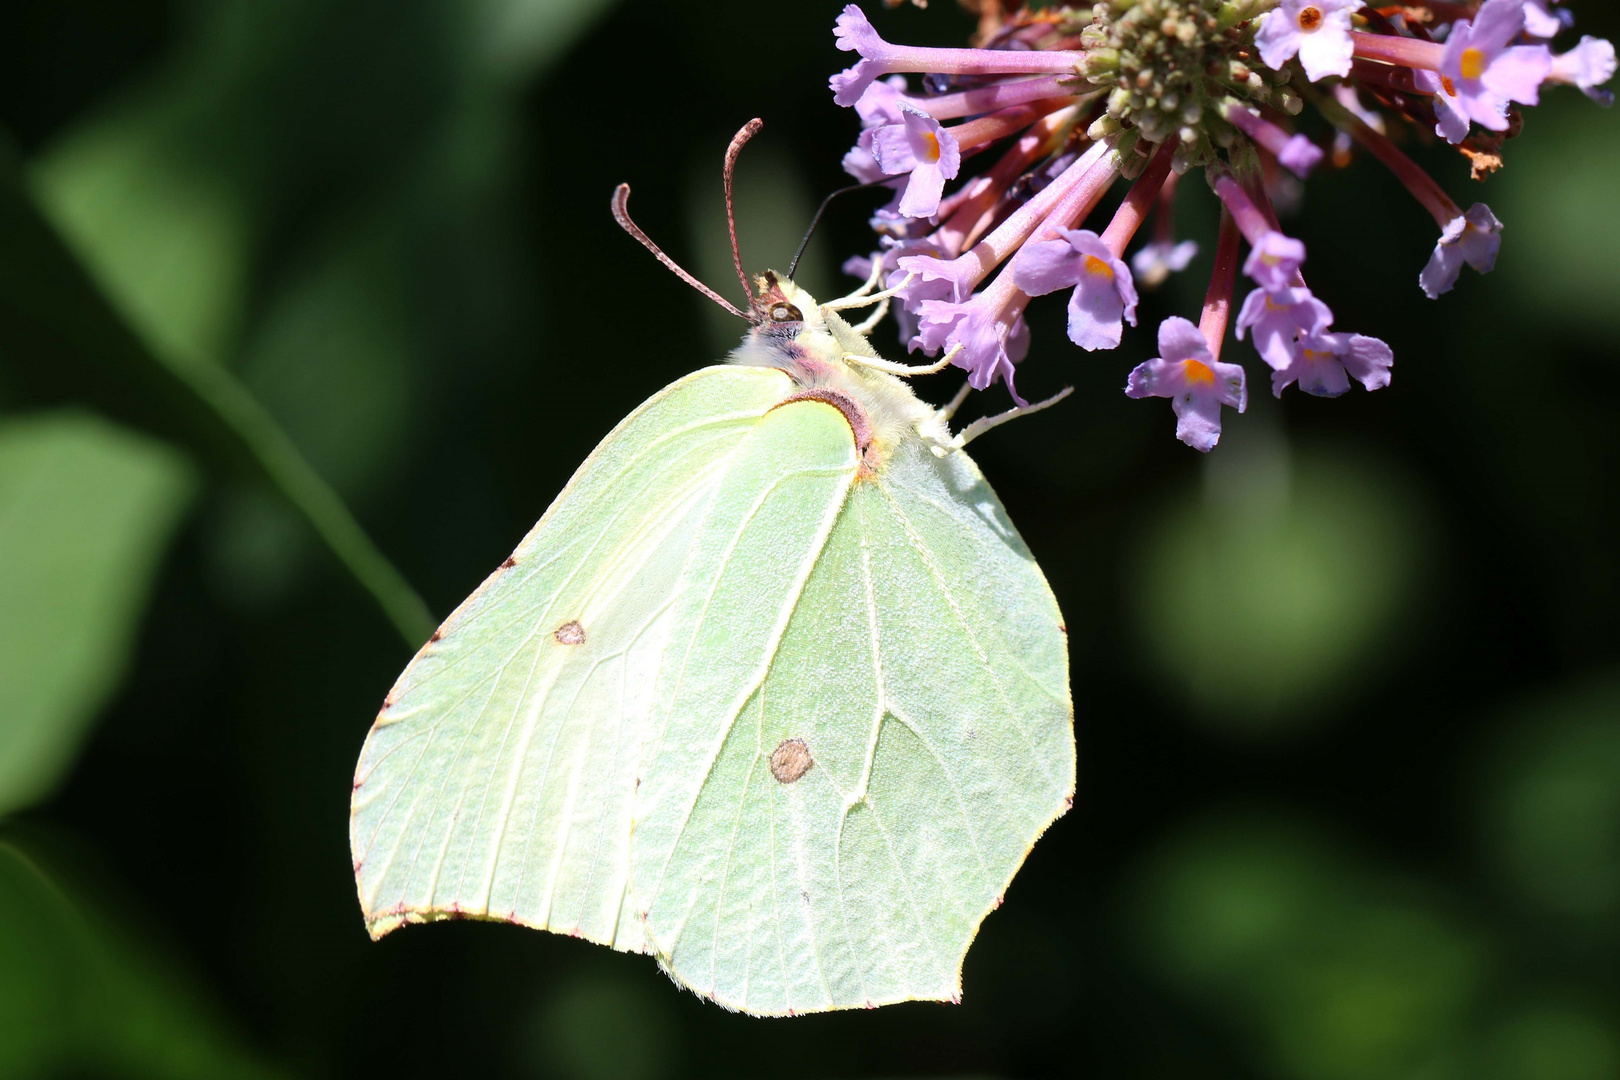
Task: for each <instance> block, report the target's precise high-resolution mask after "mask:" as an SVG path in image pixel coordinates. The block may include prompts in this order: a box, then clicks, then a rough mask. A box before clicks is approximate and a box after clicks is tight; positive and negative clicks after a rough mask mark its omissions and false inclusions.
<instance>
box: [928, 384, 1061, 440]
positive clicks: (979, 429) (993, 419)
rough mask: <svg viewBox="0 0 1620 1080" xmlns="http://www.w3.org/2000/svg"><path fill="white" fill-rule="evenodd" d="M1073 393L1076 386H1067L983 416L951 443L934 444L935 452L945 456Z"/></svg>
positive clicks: (958, 433) (1049, 406) (960, 432)
mask: <svg viewBox="0 0 1620 1080" xmlns="http://www.w3.org/2000/svg"><path fill="white" fill-rule="evenodd" d="M1072 393H1074V387H1072V386H1065V387H1064V388H1063V389H1062V390H1059V391H1058V392H1057V393H1055V394H1053V395H1052V396H1051V397H1049V398H1047V399H1046V400H1045V401H1037V402H1036V403H1035V404H1033V405H1019V406H1017V407H1016V408H1011V409H1008V410H1007V411H1006V412H1004V413H997V414H996V415H994V416H981V417H979V419H977V420H975V421H973V423H971V424H969V425H968V426H967V427H965V428H963V429H962V430H961V431H959V432H957V434H956V438H954V439H952V440H951V441H950V442H949V443H945V444H943V445H941V444H938V443H936V444H934V445H933V447H932V449H933V451H934V454H935V456H937V457H944V456H945V455H946V454H948V453H950V452H951V451H952V450H960V449H962V447H964V446H966V445H967V444H968V443H970V442H972V441H973V440H974V439H977V438H978V437H979V436H980V435H983V434H984V433H985V432H987V431H989V430H990V429H991V428H998V427H1000V426H1001V425H1002V424H1005V423H1007V422H1008V421H1009V420H1016V419H1018V418H1019V417H1020V416H1028V415H1029V414H1030V413H1038V412H1040V411H1041V410H1042V409H1050V408H1051V407H1052V406H1053V405H1056V404H1057V403H1058V402H1060V401H1062V400H1063V399H1064V398H1066V397H1068V396H1069V395H1070V394H1072Z"/></svg>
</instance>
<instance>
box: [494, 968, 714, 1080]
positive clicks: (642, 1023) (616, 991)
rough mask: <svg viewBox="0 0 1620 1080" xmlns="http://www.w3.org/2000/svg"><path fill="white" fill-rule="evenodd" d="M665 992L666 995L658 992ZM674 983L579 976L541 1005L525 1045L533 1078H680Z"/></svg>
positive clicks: (523, 1059) (522, 1052) (522, 1054)
mask: <svg viewBox="0 0 1620 1080" xmlns="http://www.w3.org/2000/svg"><path fill="white" fill-rule="evenodd" d="M659 990H662V991H663V993H662V994H660V993H659V992H658V991H659ZM671 993H673V987H671V986H659V987H657V989H654V988H653V987H652V986H649V985H648V984H647V983H646V981H645V980H643V979H639V978H637V979H627V978H619V977H615V976H612V975H609V974H606V973H604V972H594V973H591V974H585V975H580V976H576V977H574V978H573V979H571V980H569V981H566V982H564V983H562V984H561V985H559V986H558V987H556V989H555V990H553V991H552V992H551V993H550V994H548V995H547V996H546V997H545V998H543V999H541V1001H540V1002H539V1003H538V1004H537V1006H536V1008H535V1010H534V1012H533V1014H532V1016H531V1018H530V1022H529V1025H528V1027H527V1029H526V1030H524V1032H523V1034H524V1035H525V1036H526V1042H525V1043H524V1044H523V1045H521V1046H520V1047H519V1060H520V1063H521V1064H523V1065H525V1066H526V1067H527V1070H528V1071H529V1072H530V1073H531V1074H532V1075H534V1076H547V1077H559V1078H561V1080H663V1078H664V1077H668V1076H673V1075H675V1074H677V1073H678V1072H679V1071H680V1070H681V1067H682V1065H683V1064H684V1062H683V1061H682V1060H681V1057H682V1055H681V1045H680V1030H679V1029H678V1028H677V1027H676V1025H675V1021H674V1018H673V1017H671V1016H670V1014H669V1002H668V1000H667V999H668V997H669V996H670V995H671Z"/></svg>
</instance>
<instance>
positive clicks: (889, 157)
mask: <svg viewBox="0 0 1620 1080" xmlns="http://www.w3.org/2000/svg"><path fill="white" fill-rule="evenodd" d="M900 110H901V120H902V122H901V123H898V124H889V125H888V126H886V127H880V128H877V129H875V130H874V131H873V133H872V156H873V157H874V158H875V159H877V163H878V167H879V168H881V169H882V170H883V173H884V175H885V176H900V175H902V174H906V173H909V174H910V178H909V179H908V180H907V181H906V186H905V189H904V190H903V191H902V192H901V193H900V206H899V210H900V213H901V214H903V215H904V216H906V217H920V218H925V217H933V216H934V214H935V213H936V212H938V210H939V198H940V195H942V194H943V193H944V191H945V181H947V180H952V179H955V177H956V173H957V171H958V170H959V169H961V167H962V148H961V147H960V146H958V145H957V142H956V137H955V136H954V135H952V134H951V133H950V132H949V131H946V130H945V126H944V125H943V124H941V123H940V122H939V121H938V120H935V119H934V118H933V117H932V116H929V115H928V114H927V113H925V112H923V111H922V110H921V109H918V108H914V107H913V106H910V105H902V106H901V107H900Z"/></svg>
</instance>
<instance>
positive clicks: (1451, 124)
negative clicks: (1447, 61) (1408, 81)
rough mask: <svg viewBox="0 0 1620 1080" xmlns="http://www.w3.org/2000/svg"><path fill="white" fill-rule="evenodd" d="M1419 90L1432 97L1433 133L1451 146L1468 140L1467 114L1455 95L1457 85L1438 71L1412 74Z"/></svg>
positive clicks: (1418, 71)
mask: <svg viewBox="0 0 1620 1080" xmlns="http://www.w3.org/2000/svg"><path fill="white" fill-rule="evenodd" d="M1412 80H1413V82H1414V83H1415V84H1416V85H1417V88H1418V89H1419V90H1423V91H1426V92H1428V93H1430V94H1433V95H1434V99H1433V100H1434V117H1435V124H1434V133H1435V134H1436V135H1438V136H1440V137H1441V138H1442V139H1444V140H1446V142H1448V143H1450V144H1451V145H1453V146H1456V145H1457V144H1458V143H1460V142H1462V141H1463V140H1464V139H1466V138H1468V122H1469V121H1468V112H1467V110H1466V109H1465V107H1464V106H1463V102H1462V98H1461V97H1460V96H1458V94H1457V84H1456V83H1455V82H1453V81H1451V80H1450V79H1448V78H1445V77H1444V76H1442V75H1441V74H1440V73H1439V72H1438V71H1423V70H1421V69H1418V70H1414V71H1413V72H1412Z"/></svg>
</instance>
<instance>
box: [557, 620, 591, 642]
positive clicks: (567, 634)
mask: <svg viewBox="0 0 1620 1080" xmlns="http://www.w3.org/2000/svg"><path fill="white" fill-rule="evenodd" d="M551 636H552V637H554V638H556V639H557V644H559V645H583V644H585V628H584V627H583V626H581V625H580V624H579V620H578V619H570V620H569V621H568V622H565V623H563V624H562V625H561V626H559V627H557V629H556V630H555V631H554V632H553V633H552V635H551Z"/></svg>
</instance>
